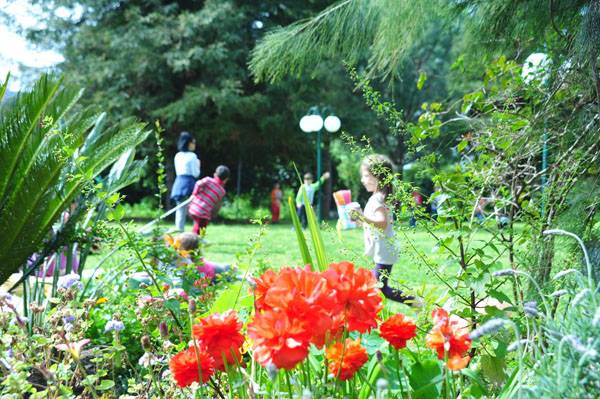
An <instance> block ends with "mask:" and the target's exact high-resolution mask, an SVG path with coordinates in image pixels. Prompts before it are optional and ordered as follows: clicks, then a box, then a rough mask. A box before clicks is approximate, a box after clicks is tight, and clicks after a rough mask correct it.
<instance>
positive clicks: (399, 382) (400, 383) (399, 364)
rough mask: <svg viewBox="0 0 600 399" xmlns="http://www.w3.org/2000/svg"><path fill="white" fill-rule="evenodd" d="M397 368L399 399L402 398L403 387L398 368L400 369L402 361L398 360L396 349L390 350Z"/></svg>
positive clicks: (398, 355)
mask: <svg viewBox="0 0 600 399" xmlns="http://www.w3.org/2000/svg"><path fill="white" fill-rule="evenodd" d="M392 351H393V352H394V356H395V357H396V362H397V363H398V366H397V367H396V375H397V377H398V385H400V398H404V385H403V384H402V375H401V374H400V368H401V367H402V360H400V354H399V353H398V351H397V350H396V349H392Z"/></svg>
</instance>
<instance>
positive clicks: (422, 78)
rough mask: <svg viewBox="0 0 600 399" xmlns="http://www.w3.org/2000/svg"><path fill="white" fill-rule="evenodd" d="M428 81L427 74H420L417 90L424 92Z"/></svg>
mask: <svg viewBox="0 0 600 399" xmlns="http://www.w3.org/2000/svg"><path fill="white" fill-rule="evenodd" d="M426 80H427V74H426V73H425V72H423V71H421V73H419V80H418V81H417V89H419V91H420V90H422V89H423V85H425V81H426Z"/></svg>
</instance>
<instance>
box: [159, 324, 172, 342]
mask: <svg viewBox="0 0 600 399" xmlns="http://www.w3.org/2000/svg"><path fill="white" fill-rule="evenodd" d="M158 331H159V332H160V336H161V338H162V339H167V338H168V337H169V327H167V323H165V322H164V321H161V322H160V323H158Z"/></svg>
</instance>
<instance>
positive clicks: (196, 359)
mask: <svg viewBox="0 0 600 399" xmlns="http://www.w3.org/2000/svg"><path fill="white" fill-rule="evenodd" d="M198 364H200V367H198ZM214 364H215V361H214V360H213V358H212V356H210V355H209V354H208V352H206V349H204V348H202V347H193V346H191V347H189V348H187V349H186V350H184V351H182V352H179V353H178V354H176V355H175V356H173V357H172V358H171V360H170V361H169V368H170V369H171V374H173V378H174V379H175V382H177V385H178V386H179V387H181V388H183V387H187V386H188V385H191V384H192V383H193V382H199V381H200V373H202V382H203V383H205V382H206V381H208V379H209V378H210V377H211V376H212V375H213V374H214V372H215V369H214Z"/></svg>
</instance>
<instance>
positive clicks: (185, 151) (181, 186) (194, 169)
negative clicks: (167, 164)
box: [171, 132, 200, 231]
mask: <svg viewBox="0 0 600 399" xmlns="http://www.w3.org/2000/svg"><path fill="white" fill-rule="evenodd" d="M195 150H196V139H194V138H193V137H192V135H191V134H189V133H188V132H182V133H181V135H180V136H179V140H178V142H177V151H179V152H178V153H177V154H175V174H176V177H175V182H174V183H173V187H172V189H171V199H172V200H173V201H175V203H176V204H177V205H179V204H181V203H182V202H183V201H185V200H187V199H188V198H189V197H190V194H191V193H192V190H193V189H194V183H195V182H196V179H197V178H198V176H200V160H199V159H198V156H197V155H196V153H195V152H194V151H195ZM187 208H188V206H182V207H181V208H179V209H177V210H176V211H175V227H176V229H177V230H178V231H183V230H184V229H185V215H186V213H187Z"/></svg>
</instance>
